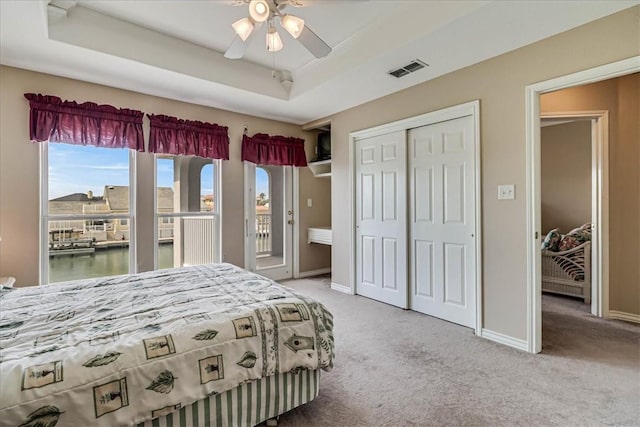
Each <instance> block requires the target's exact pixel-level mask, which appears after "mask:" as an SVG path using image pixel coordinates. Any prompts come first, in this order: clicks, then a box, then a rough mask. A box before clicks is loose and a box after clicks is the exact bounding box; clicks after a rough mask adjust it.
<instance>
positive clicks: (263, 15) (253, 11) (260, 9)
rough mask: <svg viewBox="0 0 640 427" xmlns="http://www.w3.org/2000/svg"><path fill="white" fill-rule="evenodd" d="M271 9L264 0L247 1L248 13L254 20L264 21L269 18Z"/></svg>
mask: <svg viewBox="0 0 640 427" xmlns="http://www.w3.org/2000/svg"><path fill="white" fill-rule="evenodd" d="M270 14H271V11H270V10H269V3H267V2H266V0H251V2H250V3H249V15H250V16H251V19H253V20H254V21H255V22H264V21H266V20H267V19H269V15H270Z"/></svg>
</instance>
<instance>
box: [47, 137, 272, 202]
mask: <svg viewBox="0 0 640 427" xmlns="http://www.w3.org/2000/svg"><path fill="white" fill-rule="evenodd" d="M157 162H158V163H157V170H158V177H157V182H158V186H159V187H173V160H171V159H158V160H157ZM268 179H269V178H268V176H267V173H266V172H265V171H264V170H263V169H261V168H256V194H260V193H265V194H267V195H268V194H269V182H268ZM105 185H125V186H128V185H129V150H128V149H126V148H123V149H118V148H98V147H92V146H82V145H72V144H59V143H49V199H55V198H57V197H61V196H66V195H68V194H73V193H86V192H87V191H89V190H91V191H92V192H93V194H94V195H95V196H102V193H103V192H104V187H105ZM200 185H201V187H200V188H201V192H200V194H202V195H207V194H213V165H206V166H205V167H204V168H203V169H202V174H201V184H200Z"/></svg>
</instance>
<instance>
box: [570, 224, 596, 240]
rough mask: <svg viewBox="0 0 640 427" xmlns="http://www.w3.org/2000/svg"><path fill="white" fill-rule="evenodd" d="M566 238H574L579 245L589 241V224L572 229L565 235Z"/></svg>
mask: <svg viewBox="0 0 640 427" xmlns="http://www.w3.org/2000/svg"><path fill="white" fill-rule="evenodd" d="M567 236H572V237H574V238H575V239H576V240H577V241H578V242H580V244H582V243H584V242H588V241H590V240H591V224H584V225H582V226H581V227H578V228H574V229H573V230H571V231H570V232H568V233H567Z"/></svg>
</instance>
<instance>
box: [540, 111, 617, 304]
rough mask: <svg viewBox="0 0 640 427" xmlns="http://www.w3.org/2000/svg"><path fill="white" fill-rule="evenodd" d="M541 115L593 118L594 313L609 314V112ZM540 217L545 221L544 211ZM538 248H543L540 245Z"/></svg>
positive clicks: (547, 115) (544, 116)
mask: <svg viewBox="0 0 640 427" xmlns="http://www.w3.org/2000/svg"><path fill="white" fill-rule="evenodd" d="M540 119H541V121H540V122H541V123H542V121H544V120H550V119H562V120H577V121H590V122H591V141H590V142H591V223H592V224H593V226H592V237H591V242H592V245H591V314H593V315H594V316H598V317H607V316H608V314H609V112H608V111H606V110H594V111H563V112H553V113H541V114H540ZM540 178H542V172H540ZM541 202H542V200H540V203H541ZM540 220H541V221H542V213H541V214H540ZM541 231H542V230H541ZM539 236H540V239H542V238H543V237H542V234H539ZM538 250H540V248H539V245H538ZM536 256H537V255H536ZM541 292H542V289H541Z"/></svg>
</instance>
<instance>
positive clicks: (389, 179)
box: [355, 131, 408, 308]
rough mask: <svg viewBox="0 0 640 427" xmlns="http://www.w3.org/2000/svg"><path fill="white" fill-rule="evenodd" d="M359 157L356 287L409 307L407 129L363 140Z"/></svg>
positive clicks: (358, 146)
mask: <svg viewBox="0 0 640 427" xmlns="http://www.w3.org/2000/svg"><path fill="white" fill-rule="evenodd" d="M355 150H356V153H355V157H356V176H355V181H356V185H355V186H356V292H357V293H358V294H359V295H362V296H365V297H369V298H373V299H376V300H378V301H382V302H385V303H388V304H393V305H395V306H398V307H402V308H407V295H408V290H407V178H406V177H407V157H406V131H401V132H394V133H390V134H386V135H381V136H375V137H372V138H366V139H360V140H357V141H356V145H355Z"/></svg>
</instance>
